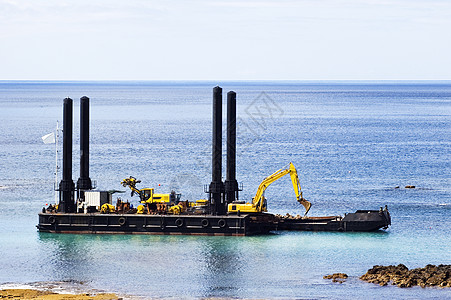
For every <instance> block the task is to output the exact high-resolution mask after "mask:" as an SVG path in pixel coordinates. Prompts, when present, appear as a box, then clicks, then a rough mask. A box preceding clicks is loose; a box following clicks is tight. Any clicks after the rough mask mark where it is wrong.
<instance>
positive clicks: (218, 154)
mask: <svg viewBox="0 0 451 300" xmlns="http://www.w3.org/2000/svg"><path fill="white" fill-rule="evenodd" d="M72 123H73V100H72V99H70V98H66V99H64V104H63V175H62V180H61V182H60V184H59V187H58V188H57V191H59V201H58V203H57V204H55V205H50V206H48V207H44V208H43V209H42V212H41V213H39V224H38V225H37V228H38V230H39V231H41V232H50V233H90V234H159V235H161V234H162V235H166V234H174V235H177V234H178V235H180V234H184V235H233V236H246V235H256V234H268V233H270V232H276V231H282V230H297V231H343V232H346V231H376V230H379V229H381V228H383V229H386V228H388V226H389V225H391V218H390V213H389V212H388V209H387V207H386V206H385V208H384V209H383V208H380V209H379V210H358V211H356V212H355V213H348V214H346V215H345V217H341V216H326V217H307V216H306V215H307V213H308V211H309V210H310V207H311V203H310V202H309V201H307V200H305V199H304V198H303V196H302V191H301V185H300V183H299V178H298V174H297V171H296V168H295V166H294V165H293V163H291V162H290V163H289V164H288V166H287V167H285V168H282V169H280V170H277V171H276V172H274V173H273V174H271V175H269V176H267V177H266V178H265V179H264V180H263V181H262V182H261V184H260V185H259V187H258V189H257V192H256V194H255V196H254V197H253V199H252V201H250V202H247V203H246V202H245V201H240V200H239V197H238V193H239V192H240V191H241V188H240V187H239V185H238V182H237V180H236V93H235V92H233V91H230V92H228V93H227V143H226V144H227V150H226V151H227V167H226V180H225V181H224V182H223V181H222V88H220V87H218V86H217V87H215V88H213V130H212V132H213V134H212V180H211V183H210V184H209V186H208V188H207V189H206V193H207V194H208V199H200V200H197V201H193V202H191V201H187V200H186V201H183V200H182V197H181V194H178V193H176V192H175V191H171V192H170V193H167V194H157V193H155V190H154V189H153V188H142V189H140V188H138V187H137V184H139V183H140V182H141V181H140V180H138V179H136V178H134V177H133V176H129V177H127V178H125V179H123V180H122V182H121V184H122V185H123V186H124V187H129V188H130V190H131V193H132V196H133V195H134V194H136V195H137V196H138V197H139V202H140V204H139V205H138V206H137V207H136V208H133V207H132V206H131V205H130V203H129V202H128V201H123V200H122V199H120V198H117V200H116V203H115V205H114V204H113V200H112V198H113V194H114V192H115V191H98V190H94V189H93V188H94V186H93V182H92V180H91V179H90V177H89V98H88V97H82V98H81V99H80V177H79V179H78V181H77V184H76V185H75V183H74V181H73V180H72ZM285 175H290V178H291V181H292V184H293V188H294V192H295V196H296V200H297V201H298V202H299V203H300V204H302V205H303V206H304V208H305V214H304V216H302V217H301V216H296V217H292V216H290V215H288V214H287V215H285V216H281V215H274V214H271V213H268V209H267V200H266V198H265V197H264V192H265V190H266V189H267V188H268V186H269V185H270V184H271V183H273V182H275V181H276V180H279V179H280V178H282V177H284V176H285Z"/></svg>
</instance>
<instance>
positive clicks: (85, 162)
mask: <svg viewBox="0 0 451 300" xmlns="http://www.w3.org/2000/svg"><path fill="white" fill-rule="evenodd" d="M91 189H92V182H91V178H89V98H88V97H86V96H83V97H81V98H80V178H78V181H77V191H78V197H79V198H81V199H84V191H85V190H91Z"/></svg>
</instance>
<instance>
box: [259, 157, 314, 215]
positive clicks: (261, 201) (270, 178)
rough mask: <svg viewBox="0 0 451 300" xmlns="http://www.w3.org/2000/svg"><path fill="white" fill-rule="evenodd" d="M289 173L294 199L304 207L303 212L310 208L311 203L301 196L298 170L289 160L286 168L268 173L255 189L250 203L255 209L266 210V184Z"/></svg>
mask: <svg viewBox="0 0 451 300" xmlns="http://www.w3.org/2000/svg"><path fill="white" fill-rule="evenodd" d="M287 174H290V177H291V182H292V183H293V188H294V192H295V194H296V200H297V201H298V202H299V203H300V204H302V205H303V206H304V207H305V214H304V215H307V213H308V212H309V210H310V207H311V206H312V204H311V203H310V202H309V201H307V200H305V199H304V198H303V197H302V191H301V184H300V183H299V178H298V172H297V171H296V168H295V167H294V165H293V163H291V162H290V164H289V167H288V168H287V169H280V170H278V171H276V172H275V173H274V174H271V175H269V176H268V177H266V178H265V179H263V181H262V182H261V183H260V185H259V186H258V189H257V193H256V194H255V197H254V198H253V200H252V205H253V206H254V207H255V209H256V211H259V212H261V211H266V200H265V196H264V193H265V190H266V189H267V188H268V186H269V185H270V184H271V183H273V182H274V181H276V180H278V179H280V178H282V177H283V176H285V175H287Z"/></svg>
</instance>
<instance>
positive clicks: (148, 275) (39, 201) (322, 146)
mask: <svg viewBox="0 0 451 300" xmlns="http://www.w3.org/2000/svg"><path fill="white" fill-rule="evenodd" d="M217 84H219V85H221V86H222V87H223V95H224V101H223V103H224V105H223V112H224V118H223V119H224V123H223V124H224V125H223V129H224V135H223V136H224V146H223V149H224V151H223V152H224V155H223V174H224V176H225V165H226V164H225V143H226V141H225V128H226V125H225V115H226V109H225V108H226V100H225V99H226V93H227V92H228V91H230V90H233V91H235V92H237V114H238V120H237V179H238V181H239V182H240V183H242V184H243V191H242V192H240V199H241V200H247V201H249V200H250V199H251V198H252V197H253V195H254V194H255V192H256V189H257V187H258V185H259V183H260V182H261V180H262V179H263V178H264V177H266V176H268V175H270V174H272V173H273V172H275V171H277V170H278V169H281V168H284V167H286V166H287V164H288V163H289V162H293V164H294V165H295V166H296V168H297V170H298V173H299V177H300V182H301V186H302V189H303V193H304V197H305V198H306V199H307V200H309V201H310V202H312V204H313V205H312V209H311V211H310V212H309V215H311V216H324V215H344V213H347V212H354V211H355V210H357V209H379V208H380V207H383V206H385V205H387V206H388V209H389V211H390V213H391V216H392V226H391V227H390V228H389V229H388V230H386V231H378V232H372V233H334V232H331V233H328V232H277V233H274V234H270V235H265V236H253V237H197V236H196V237H194V236H137V235H75V234H48V233H39V232H37V230H36V227H35V225H36V224H37V222H38V217H37V214H38V213H39V212H40V211H41V209H42V207H44V206H45V205H46V204H50V203H53V202H54V201H55V200H54V191H53V183H54V181H55V145H54V144H43V142H42V140H41V136H43V135H45V134H48V133H50V132H52V131H53V130H54V129H55V126H56V121H57V120H58V121H59V122H60V125H61V122H62V100H63V99H64V98H65V97H71V98H72V99H74V147H73V148H74V151H73V180H74V181H75V182H76V180H77V179H78V177H79V155H80V154H79V100H78V99H79V98H80V97H82V96H85V95H86V96H88V97H90V99H91V102H90V103H91V121H90V125H91V127H90V131H91V137H90V158H91V162H90V177H91V178H92V179H94V180H96V181H97V186H98V189H100V190H112V189H116V190H121V191H125V193H119V194H115V195H114V198H116V197H121V198H122V199H124V200H129V201H131V203H133V204H134V205H137V204H138V201H137V198H136V196H135V197H130V193H129V191H127V190H126V189H125V188H124V187H122V186H121V185H120V182H121V180H122V179H124V178H127V177H129V176H134V177H136V178H138V179H139V180H141V181H142V182H141V183H140V185H139V187H140V188H144V187H153V188H155V189H156V190H157V192H161V193H169V192H170V191H171V190H175V191H176V192H180V193H182V197H183V199H184V200H192V201H194V200H197V199H202V198H206V197H207V195H206V194H205V193H204V185H205V184H209V183H210V181H211V166H210V164H211V127H212V124H211V115H212V88H213V87H214V86H215V85H217ZM0 107H1V110H0V120H1V122H0V161H1V165H0V166H1V167H0V284H5V283H13V284H14V283H17V284H27V283H33V282H41V283H42V282H53V283H54V282H60V281H65V282H69V283H70V282H74V283H78V284H81V283H83V284H84V285H86V286H87V288H88V287H89V288H95V289H101V290H106V291H113V292H117V293H121V294H129V295H140V296H145V297H156V298H170V297H172V298H199V297H231V298H234V297H238V298H298V299H305V298H308V299H311V298H314V299H329V298H350V299H353V298H370V299H377V298H403V299H422V298H436V299H443V298H451V291H449V290H444V289H438V288H424V289H422V288H419V287H414V288H408V289H400V288H398V287H395V286H386V287H380V286H378V285H374V284H370V283H366V282H363V281H360V280H359V279H358V278H359V276H360V275H362V274H364V273H365V272H366V271H367V270H368V269H369V268H371V267H372V266H373V265H377V264H379V265H389V264H395V265H397V264H399V263H403V264H405V265H406V266H407V267H409V268H416V267H424V266H425V265H427V264H451V233H450V225H451V219H450V217H451V181H450V177H451V176H450V170H451V154H450V153H451V82H446V81H444V82H443V81H442V82H436V81H432V82H31V81H0ZM60 145H61V144H60ZM59 158H60V159H61V152H60V157H59ZM60 165H61V164H60ZM59 173H61V170H59ZM59 179H61V178H59ZM406 185H414V186H415V187H416V188H415V189H406V188H404V187H405V186H406ZM266 198H267V199H268V209H269V211H270V212H272V213H280V214H285V213H290V214H292V215H296V214H300V215H302V214H303V207H302V206H301V205H300V204H298V203H297V202H296V200H295V196H294V192H293V190H292V186H291V182H290V180H289V178H282V179H280V180H279V181H277V182H275V183H273V184H272V185H271V186H270V187H268V189H267V191H266ZM335 272H344V273H347V274H348V275H349V278H348V279H347V280H346V282H344V283H342V284H338V283H332V282H331V281H329V280H324V279H323V278H322V277H323V276H324V275H326V274H331V273H335Z"/></svg>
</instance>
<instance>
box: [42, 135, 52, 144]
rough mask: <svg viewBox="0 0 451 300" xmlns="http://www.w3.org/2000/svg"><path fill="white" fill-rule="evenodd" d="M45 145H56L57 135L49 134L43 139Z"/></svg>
mask: <svg viewBox="0 0 451 300" xmlns="http://www.w3.org/2000/svg"><path fill="white" fill-rule="evenodd" d="M42 141H43V142H44V144H55V133H54V132H52V133H49V134H46V135H44V136H43V137H42Z"/></svg>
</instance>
